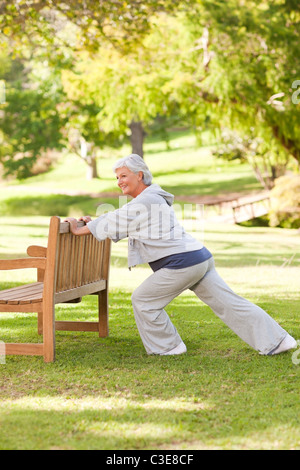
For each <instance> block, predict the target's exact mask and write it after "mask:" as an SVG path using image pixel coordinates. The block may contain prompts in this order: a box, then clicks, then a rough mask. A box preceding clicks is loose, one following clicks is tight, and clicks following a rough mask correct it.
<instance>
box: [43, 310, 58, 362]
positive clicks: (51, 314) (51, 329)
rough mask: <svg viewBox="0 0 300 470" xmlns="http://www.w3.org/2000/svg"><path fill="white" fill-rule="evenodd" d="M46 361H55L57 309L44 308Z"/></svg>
mask: <svg viewBox="0 0 300 470" xmlns="http://www.w3.org/2000/svg"><path fill="white" fill-rule="evenodd" d="M43 344H44V361H45V362H53V361H54V360H55V307H54V306H50V305H49V307H48V308H47V307H45V308H44V312H43Z"/></svg>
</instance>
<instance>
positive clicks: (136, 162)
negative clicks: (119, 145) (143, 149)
mask: <svg viewBox="0 0 300 470" xmlns="http://www.w3.org/2000/svg"><path fill="white" fill-rule="evenodd" d="M124 166H125V167H126V168H128V169H129V170H130V171H132V172H133V173H136V174H137V173H138V172H139V171H142V172H143V181H144V183H145V184H146V185H147V186H149V185H150V184H151V182H152V174H151V171H150V170H149V168H148V166H147V165H146V163H145V162H144V160H143V159H142V157H140V156H139V155H137V154H136V153H132V154H130V155H128V156H127V157H124V158H121V159H120V160H118V161H117V162H116V163H115V165H114V166H113V170H114V171H116V170H117V168H123V167H124Z"/></svg>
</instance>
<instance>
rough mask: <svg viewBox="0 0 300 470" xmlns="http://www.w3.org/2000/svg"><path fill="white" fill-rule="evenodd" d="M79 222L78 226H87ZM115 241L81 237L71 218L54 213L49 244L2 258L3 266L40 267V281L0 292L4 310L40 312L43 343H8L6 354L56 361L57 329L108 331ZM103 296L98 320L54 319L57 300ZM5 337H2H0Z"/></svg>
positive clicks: (101, 332) (2, 268)
mask: <svg viewBox="0 0 300 470" xmlns="http://www.w3.org/2000/svg"><path fill="white" fill-rule="evenodd" d="M83 225H84V223H83V222H78V226H83ZM110 250H111V242H110V240H109V239H107V240H105V241H103V242H98V241H97V240H96V238H95V237H93V235H92V234H88V235H80V236H76V235H73V234H72V233H71V232H70V226H69V223H68V222H61V221H60V218H59V217H51V220H50V226H49V237H48V246H47V248H44V247H40V246H30V247H28V249H27V254H28V255H29V258H21V259H14V260H0V270H13V269H24V268H36V269H37V282H35V283H33V284H27V285H23V286H20V287H14V288H12V289H7V290H2V291H0V313H1V312H20V313H22V312H23V313H24V312H25V313H28V312H36V313H37V314H38V332H39V334H42V335H43V342H42V343H7V344H5V354H6V355H16V354H17V355H19V354H21V355H40V356H44V361H45V362H53V361H54V360H55V330H71V331H94V332H98V334H99V336H100V337H106V336H107V335H108V281H109V265H110ZM85 295H97V296H98V321H95V322H85V321H55V305H56V304H60V303H65V302H68V303H73V302H74V303H75V302H76V303H77V302H80V301H81V298H82V297H83V296H85ZM0 339H1V338H0Z"/></svg>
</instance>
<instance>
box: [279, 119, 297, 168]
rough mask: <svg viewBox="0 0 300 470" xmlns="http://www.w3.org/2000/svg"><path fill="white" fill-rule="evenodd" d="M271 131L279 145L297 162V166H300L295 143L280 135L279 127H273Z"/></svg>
mask: <svg viewBox="0 0 300 470" xmlns="http://www.w3.org/2000/svg"><path fill="white" fill-rule="evenodd" d="M272 130H273V134H274V136H275V137H276V139H278V140H279V142H280V143H281V145H282V146H283V147H284V148H285V149H286V150H287V151H288V152H289V153H290V154H291V155H292V157H294V158H295V160H296V161H297V162H298V165H300V149H299V147H297V144H296V142H294V141H293V140H292V139H289V138H287V137H285V136H284V135H282V134H281V133H280V129H279V126H273V127H272Z"/></svg>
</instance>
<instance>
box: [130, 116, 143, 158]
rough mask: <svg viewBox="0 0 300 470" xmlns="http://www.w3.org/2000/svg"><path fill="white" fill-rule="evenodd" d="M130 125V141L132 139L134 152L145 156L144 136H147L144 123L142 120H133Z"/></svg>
mask: <svg viewBox="0 0 300 470" xmlns="http://www.w3.org/2000/svg"><path fill="white" fill-rule="evenodd" d="M129 127H130V130H131V136H130V141H131V148H132V153H136V154H138V155H139V156H140V157H142V158H143V156H144V151H143V143H144V137H145V131H144V129H143V124H142V123H141V122H140V121H138V122H136V121H132V122H131V124H130V126H129Z"/></svg>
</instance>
